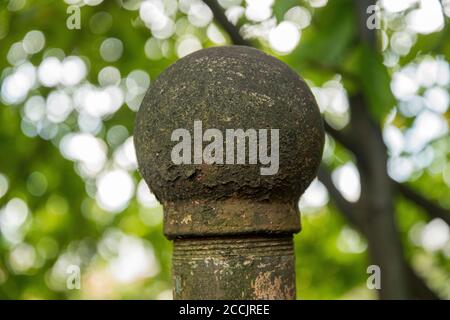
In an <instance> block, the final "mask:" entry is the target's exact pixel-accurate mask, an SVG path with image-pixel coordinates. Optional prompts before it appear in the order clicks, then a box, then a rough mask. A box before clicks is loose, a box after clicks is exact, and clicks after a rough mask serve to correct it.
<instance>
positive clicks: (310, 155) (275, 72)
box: [134, 46, 324, 238]
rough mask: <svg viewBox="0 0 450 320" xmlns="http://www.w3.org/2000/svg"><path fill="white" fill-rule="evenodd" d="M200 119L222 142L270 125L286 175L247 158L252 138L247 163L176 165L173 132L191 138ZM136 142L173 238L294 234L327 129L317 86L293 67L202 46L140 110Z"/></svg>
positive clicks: (233, 49)
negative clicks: (265, 170) (230, 132)
mask: <svg viewBox="0 0 450 320" xmlns="http://www.w3.org/2000/svg"><path fill="white" fill-rule="evenodd" d="M194 121H201V124H202V129H203V131H202V132H203V133H204V132H205V131H206V130H207V129H210V128H214V129H219V130H220V131H221V132H222V133H223V137H224V141H225V136H226V134H225V132H226V129H234V130H236V129H243V130H244V131H246V130H247V129H255V130H256V131H257V132H258V130H260V129H267V130H268V133H267V135H268V138H267V141H268V144H269V146H271V144H270V141H271V140H270V139H271V138H270V137H271V131H270V130H271V129H278V130H279V131H278V132H279V152H278V154H279V161H278V163H279V168H278V171H277V172H276V173H275V174H272V175H261V171H260V168H262V167H268V166H269V165H268V164H266V165H263V164H261V163H260V162H259V161H258V163H257V164H248V150H249V146H248V140H247V144H246V152H247V153H246V164H215V163H214V164H206V163H201V164H179V165H177V164H174V163H173V161H172V158H171V153H172V149H173V147H174V146H175V145H176V144H177V143H178V142H177V141H172V140H171V136H172V132H173V131H174V130H176V129H187V130H188V131H189V132H190V133H191V135H192V136H193V131H194V129H193V128H194ZM192 140H193V139H192ZM134 143H135V148H136V154H137V159H138V164H139V170H140V172H141V174H142V176H143V178H144V179H145V181H146V182H147V184H148V185H149V187H150V189H151V190H152V191H153V193H154V194H155V195H156V197H157V198H158V200H159V201H160V202H161V203H162V204H163V206H164V210H165V233H166V235H167V236H168V237H170V238H173V237H178V236H196V235H205V234H206V235H219V234H237V233H260V232H269V233H280V232H296V231H298V230H299V229H300V224H299V215H298V209H297V201H298V198H299V197H300V195H301V194H302V193H303V192H304V190H305V189H306V188H307V187H308V185H309V184H310V183H311V181H312V180H313V179H314V177H315V176H316V172H317V169H318V166H319V164H320V161H321V157H322V151H323V145H324V129H323V122H322V118H321V115H320V112H319V108H318V107H317V103H316V102H315V99H314V96H313V95H312V93H311V91H310V89H309V88H308V86H307V85H306V83H305V82H304V81H303V80H302V79H301V78H300V77H299V76H298V75H297V74H296V73H295V72H294V71H292V70H291V69H290V68H289V67H288V66H287V65H286V64H284V63H282V62H281V61H279V60H278V59H276V58H274V57H272V56H269V55H267V54H265V53H263V52H261V51H259V50H256V49H253V48H249V47H241V46H228V47H215V48H209V49H203V50H200V51H197V52H194V53H192V54H190V55H188V56H186V57H184V58H182V59H180V60H179V61H177V62H176V63H174V64H173V65H171V66H170V67H169V68H168V69H166V70H165V71H164V72H163V73H162V74H161V75H160V76H159V77H158V79H157V80H156V81H155V82H154V83H153V85H152V86H151V87H150V89H149V90H148V92H147V94H146V95H145V97H144V100H143V102H142V105H141V107H140V110H139V112H138V115H137V118H136V127H135V133H134ZM209 143H210V142H203V148H204V147H205V146H206V145H208V144H209ZM193 149H194V148H192V152H193ZM223 150H224V157H223V158H224V161H225V157H226V146H225V145H224V148H223ZM270 152H271V148H269V150H268V154H269V155H270ZM192 159H193V157H192ZM235 159H236V157H235Z"/></svg>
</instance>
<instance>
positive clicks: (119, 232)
mask: <svg viewBox="0 0 450 320" xmlns="http://www.w3.org/2000/svg"><path fill="white" fill-rule="evenodd" d="M374 5H375V6H374ZM449 17H450V1H449V0H442V1H439V0H384V1H378V2H375V1H366V0H360V1H356V0H355V1H351V0H339V1H338V0H328V1H327V0H277V1H274V0H218V1H204V2H202V1H200V0H144V1H140V0H107V1H106V0H105V1H102V0H65V1H62V0H58V1H57V0H39V1H37V0H36V1H33V0H1V1H0V298H2V299H171V297H172V293H171V279H170V263H171V261H170V259H171V250H172V246H171V243H170V242H169V241H167V240H166V239H165V238H164V236H163V234H162V207H161V205H160V204H159V203H158V202H157V200H156V199H155V197H154V196H153V195H152V193H151V192H150V190H149V189H148V187H147V186H146V184H145V183H144V182H143V180H142V179H141V177H140V176H139V174H138V172H137V164H136V157H135V153H134V146H133V141H132V132H133V122H134V118H135V113H136V111H137V110H138V108H139V105H140V103H141V101H142V99H143V95H144V93H145V91H146V90H147V89H148V88H149V86H151V85H152V82H153V81H154V79H155V78H156V77H157V76H158V74H159V73H160V72H161V71H163V70H164V69H165V68H166V67H167V66H169V65H170V64H172V63H173V62H174V61H176V60H177V59H179V58H181V57H183V56H185V55H187V54H189V53H191V52H194V51H196V50H199V49H201V48H205V47H210V46H220V45H227V44H228V45H229V44H245V45H251V46H254V47H256V48H259V49H260V50H263V51H265V52H267V53H268V54H271V55H274V56H276V57H278V58H279V59H281V60H282V61H284V62H286V63H287V64H288V65H289V66H291V67H292V68H293V69H294V70H296V71H297V72H298V73H299V74H300V75H301V76H302V77H303V78H305V80H306V81H307V82H308V84H309V85H310V87H311V88H312V90H313V92H314V95H315V96H316V99H317V102H318V104H319V106H320V109H321V112H322V113H323V116H324V119H325V123H326V130H327V139H326V146H325V151H324V154H323V164H322V167H321V169H320V173H319V179H316V180H315V181H314V182H313V183H312V184H311V186H310V187H309V188H308V190H307V191H306V193H305V194H304V195H303V196H302V198H301V200H300V201H299V204H298V205H299V208H300V210H301V212H302V225H303V230H302V232H301V233H300V234H298V235H296V237H295V245H296V256H297V291H298V298H300V299H377V298H437V297H439V298H442V299H449V298H450V262H449V261H450V260H449V259H450V240H449V237H450V231H449V223H450V158H449V152H450V137H449V134H448V126H449V120H450V113H449V111H448V107H449V88H450V68H449V61H450V60H449V59H450V27H449V19H450V18H449ZM371 265H377V266H379V267H380V268H381V289H380V290H371V289H369V288H368V286H367V280H368V277H369V276H370V275H371V272H370V270H371V269H370V268H369V266H371ZM368 268H369V271H368ZM78 270H79V271H80V272H79V274H78V273H77V272H78ZM77 274H78V275H79V276H80V281H79V288H77V287H78V285H77V284H76V283H77V279H75V282H71V281H72V280H73V279H71V280H70V279H69V277H72V276H74V275H75V276H77ZM68 279H69V280H70V281H68ZM68 282H70V283H72V284H74V283H75V284H76V285H70V283H69V285H68Z"/></svg>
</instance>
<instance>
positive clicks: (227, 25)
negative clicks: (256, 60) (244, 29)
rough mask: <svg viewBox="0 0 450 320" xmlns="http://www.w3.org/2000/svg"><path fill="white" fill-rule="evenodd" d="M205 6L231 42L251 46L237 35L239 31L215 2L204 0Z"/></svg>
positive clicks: (214, 0)
mask: <svg viewBox="0 0 450 320" xmlns="http://www.w3.org/2000/svg"><path fill="white" fill-rule="evenodd" d="M204 2H205V4H206V5H207V6H208V7H209V8H210V9H211V11H212V12H213V14H214V18H215V19H216V20H217V22H218V23H219V24H220V25H221V26H222V28H224V29H225V31H226V32H227V33H228V35H229V36H230V38H231V41H232V42H233V43H234V44H235V45H239V46H249V47H250V46H251V44H250V43H249V42H248V41H247V40H245V39H244V38H243V37H242V36H241V34H240V33H239V29H238V28H236V26H235V25H233V24H232V23H231V22H230V21H229V20H228V18H227V16H226V15H225V13H224V11H223V9H222V7H221V6H220V4H219V3H218V2H217V1H216V0H204Z"/></svg>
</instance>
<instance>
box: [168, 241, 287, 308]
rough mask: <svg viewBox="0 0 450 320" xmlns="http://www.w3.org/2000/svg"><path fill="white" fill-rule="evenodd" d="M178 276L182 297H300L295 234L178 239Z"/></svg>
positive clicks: (175, 260) (175, 265) (178, 291)
mask: <svg viewBox="0 0 450 320" xmlns="http://www.w3.org/2000/svg"><path fill="white" fill-rule="evenodd" d="M173 277H174V281H173V283H174V289H173V290H174V296H175V297H177V298H178V299H225V300H233V299H240V300H260V299H264V300H275V299H283V300H286V299H294V298H295V258H294V250H293V243H292V236H278V237H268V236H266V237H262V236H253V237H252V236H248V237H217V238H206V239H205V238H200V239H199V238H192V239H176V240H175V241H174V252H173Z"/></svg>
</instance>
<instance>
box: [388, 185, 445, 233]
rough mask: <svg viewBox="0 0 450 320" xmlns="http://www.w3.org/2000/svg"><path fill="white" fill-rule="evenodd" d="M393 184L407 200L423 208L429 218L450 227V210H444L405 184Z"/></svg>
mask: <svg viewBox="0 0 450 320" xmlns="http://www.w3.org/2000/svg"><path fill="white" fill-rule="evenodd" d="M392 183H393V184H394V186H395V188H396V189H397V190H398V191H399V192H400V193H401V194H402V195H403V196H404V197H405V198H406V199H408V200H410V201H411V202H414V203H415V204H416V205H418V206H419V207H422V209H424V210H425V211H426V212H427V213H428V215H429V216H431V217H432V218H440V219H442V220H444V221H445V222H447V224H448V225H450V210H447V209H444V208H442V207H441V206H439V205H438V204H436V203H434V202H433V201H431V200H430V199H427V198H425V197H424V196H423V195H421V194H420V193H418V192H417V191H415V190H413V189H411V188H410V187H408V186H407V185H405V184H402V183H398V182H397V181H395V180H392Z"/></svg>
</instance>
